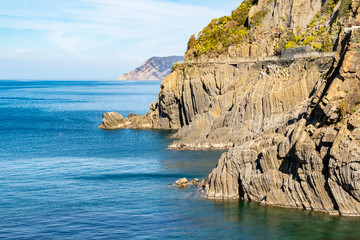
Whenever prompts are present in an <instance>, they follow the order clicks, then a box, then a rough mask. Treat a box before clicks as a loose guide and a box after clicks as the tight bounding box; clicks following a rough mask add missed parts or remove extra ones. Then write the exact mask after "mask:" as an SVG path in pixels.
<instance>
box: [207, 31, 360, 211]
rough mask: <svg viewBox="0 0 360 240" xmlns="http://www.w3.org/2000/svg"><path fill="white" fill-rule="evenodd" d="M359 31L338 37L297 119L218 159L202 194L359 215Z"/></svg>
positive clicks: (211, 196) (210, 196)
mask: <svg viewBox="0 0 360 240" xmlns="http://www.w3.org/2000/svg"><path fill="white" fill-rule="evenodd" d="M359 36H360V32H359V31H358V30H353V31H352V32H351V33H349V34H348V35H345V36H344V37H343V38H342V46H341V47H339V52H338V54H337V57H336V63H335V64H334V66H333V68H332V69H331V71H330V72H329V73H328V76H327V78H326V79H325V80H326V81H323V82H322V83H321V86H319V88H318V90H317V92H316V93H315V94H314V96H313V97H312V100H311V104H310V105H309V106H308V108H307V110H306V111H305V112H304V114H305V115H304V118H303V119H301V120H299V121H298V122H296V123H294V124H291V125H289V126H287V127H286V128H285V129H278V131H276V132H277V133H272V134H266V133H262V134H260V135H258V137H257V138H256V139H255V140H252V141H248V142H246V143H244V144H243V145H241V146H239V147H237V148H234V149H231V150H230V151H229V152H228V153H226V154H224V155H223V156H222V158H221V159H220V161H219V163H218V165H217V167H216V168H215V169H214V170H213V171H212V173H211V174H210V175H209V178H208V182H207V185H206V195H207V196H208V197H209V198H225V199H227V198H240V199H244V200H250V201H255V202H260V203H263V204H266V205H272V206H280V207H290V208H305V209H309V210H310V209H311V210H316V211H325V212H329V213H333V214H341V215H344V216H360V171H359V170H360V164H359V159H360V142H359V133H360V129H359V127H360V110H359V107H358V105H359V104H360V102H359V97H360V84H359V80H360V65H359V61H360V51H359V49H360V41H358V37H359Z"/></svg>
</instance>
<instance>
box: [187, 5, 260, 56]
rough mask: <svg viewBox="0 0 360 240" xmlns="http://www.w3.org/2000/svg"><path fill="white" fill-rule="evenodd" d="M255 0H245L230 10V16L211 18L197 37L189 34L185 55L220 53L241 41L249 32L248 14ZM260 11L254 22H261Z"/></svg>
mask: <svg viewBox="0 0 360 240" xmlns="http://www.w3.org/2000/svg"><path fill="white" fill-rule="evenodd" d="M256 2H257V1H255V0H245V1H243V3H242V4H241V5H240V6H239V7H238V8H237V9H236V10H234V11H233V12H232V14H231V16H224V17H221V18H216V19H214V20H212V21H211V22H210V23H209V25H208V26H206V27H205V28H204V29H203V30H202V31H201V32H200V33H199V34H198V38H197V39H195V36H194V35H193V36H191V38H190V40H189V43H188V51H187V53H186V55H193V56H194V57H198V56H200V55H202V54H205V53H213V54H221V53H222V52H224V50H225V49H226V48H227V47H228V46H230V45H233V44H236V43H239V42H241V41H243V39H244V38H246V36H247V35H248V33H249V29H250V24H249V21H248V14H249V11H250V9H251V7H252V6H254V5H255V4H256ZM265 14H266V13H264V12H261V13H259V14H258V15H257V17H256V24H259V23H260V22H261V17H263V16H265Z"/></svg>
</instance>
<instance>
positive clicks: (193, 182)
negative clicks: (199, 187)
mask: <svg viewBox="0 0 360 240" xmlns="http://www.w3.org/2000/svg"><path fill="white" fill-rule="evenodd" d="M190 183H191V184H193V185H196V184H198V183H199V179H197V178H194V179H191V180H190Z"/></svg>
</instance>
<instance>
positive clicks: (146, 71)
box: [119, 56, 184, 81]
mask: <svg viewBox="0 0 360 240" xmlns="http://www.w3.org/2000/svg"><path fill="white" fill-rule="evenodd" d="M183 59H184V57H183V56H169V57H152V58H150V59H148V60H146V61H145V62H144V63H143V64H142V65H141V66H140V67H138V68H136V69H134V70H133V71H131V72H129V73H124V74H123V75H121V76H120V78H119V80H123V81H127V80H163V79H164V78H165V77H166V76H167V75H168V74H170V73H171V70H172V66H173V64H174V63H175V62H182V61H183Z"/></svg>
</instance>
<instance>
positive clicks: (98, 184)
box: [0, 81, 360, 239]
mask: <svg viewBox="0 0 360 240" xmlns="http://www.w3.org/2000/svg"><path fill="white" fill-rule="evenodd" d="M159 86H160V82H136V83H135V82H126V83H124V82H94V81H89V82H86V81H81V82H69V81H66V82H56V81H23V82H22V81H0V239H360V229H359V224H360V220H359V219H357V218H342V217H331V216H328V215H326V214H321V213H314V212H308V211H300V210H289V209H278V208H270V207H262V206H259V205H258V204H253V203H244V202H238V201H208V200H206V199H204V198H203V197H202V195H201V193H200V192H197V191H196V188H188V189H177V188H174V187H173V186H171V184H172V183H173V182H174V181H175V180H177V179H178V178H180V177H188V178H192V177H197V178H202V177H206V176H207V174H208V173H209V172H210V171H211V169H212V168H213V167H214V166H215V165H216V163H217V159H218V158H219V156H220V154H221V153H220V152H211V151H209V152H191V151H181V152H178V151H172V150H167V149H166V147H167V145H168V144H169V143H170V142H171V139H169V136H170V134H171V132H169V131H134V130H115V131H103V130H100V129H98V128H97V126H98V125H99V124H100V122H101V114H102V113H104V112H107V111H118V112H120V113H121V114H123V115H127V114H129V113H131V112H133V113H137V114H143V113H145V112H146V111H147V109H148V106H149V104H150V103H151V102H153V101H155V100H156V99H157V93H158V91H159Z"/></svg>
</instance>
